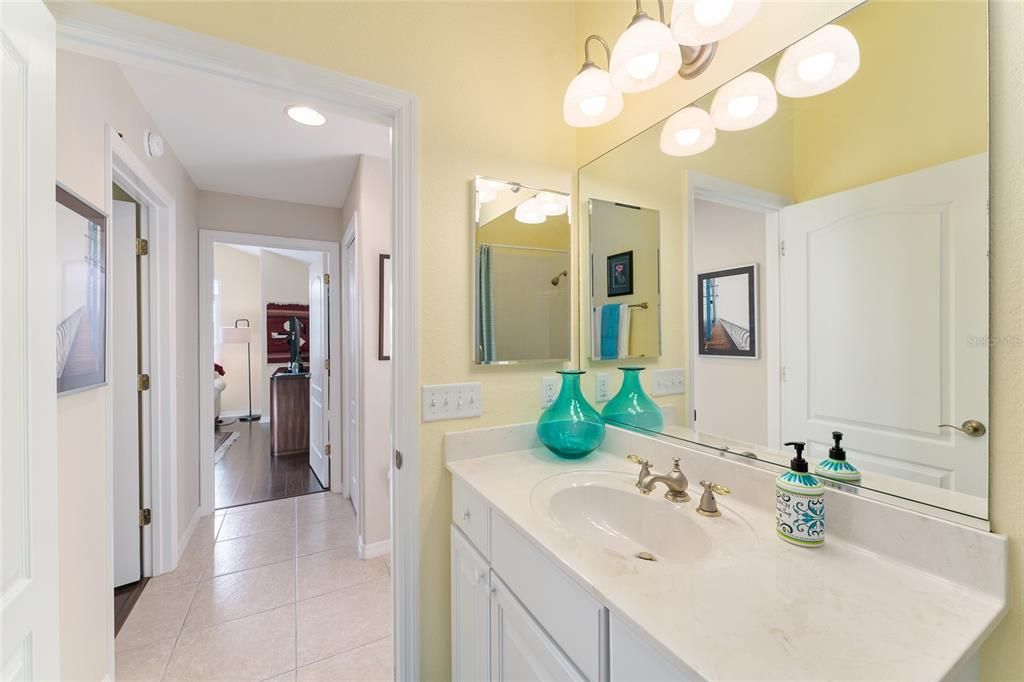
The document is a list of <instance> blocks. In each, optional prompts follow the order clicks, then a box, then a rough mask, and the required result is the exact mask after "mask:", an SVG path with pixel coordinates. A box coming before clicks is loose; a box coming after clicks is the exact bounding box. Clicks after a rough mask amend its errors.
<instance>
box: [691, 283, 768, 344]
mask: <svg viewBox="0 0 1024 682" xmlns="http://www.w3.org/2000/svg"><path fill="white" fill-rule="evenodd" d="M697 320H698V325H697V328H698V335H699V336H698V339H697V354H698V355H711V356H719V357H733V358H756V357H757V353H758V347H757V344H758V328H757V265H756V264H754V265H744V266H742V267H738V268H730V269H728V270H718V271H716V272H706V273H703V274H699V275H697Z"/></svg>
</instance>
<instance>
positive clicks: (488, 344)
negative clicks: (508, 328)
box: [476, 244, 497, 362]
mask: <svg viewBox="0 0 1024 682" xmlns="http://www.w3.org/2000/svg"><path fill="white" fill-rule="evenodd" d="M476 293H477V296H476V301H477V303H476V304H477V308H478V309H479V310H478V314H477V320H478V324H479V328H478V329H477V343H479V344H480V361H481V362H494V360H496V359H497V345H496V343H495V338H494V284H493V281H492V279H491V247H490V245H488V244H481V245H480V254H479V256H477V285H476Z"/></svg>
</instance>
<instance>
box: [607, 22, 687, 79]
mask: <svg viewBox="0 0 1024 682" xmlns="http://www.w3.org/2000/svg"><path fill="white" fill-rule="evenodd" d="M682 65H683V56H682V54H681V53H680V51H679V44H678V43H676V41H675V40H674V39H673V38H672V31H671V30H670V29H669V27H668V26H666V25H665V24H663V23H661V22H660V21H655V20H654V19H651V18H650V17H649V16H647V15H646V14H641V15H639V16H637V17H635V18H634V19H633V23H632V24H630V25H629V28H627V29H626V32H625V33H623V34H622V35H621V36H619V39H618V40H617V41H616V42H615V47H614V48H612V59H611V64H610V66H609V71H610V72H611V76H612V85H613V86H614V87H615V89H616V90H618V91H620V92H643V91H644V90H650V89H651V88H656V87H658V86H659V85H661V84H662V83H664V82H666V81H668V80H669V79H671V78H672V77H673V76H675V75H676V74H677V73H679V67H681V66H682Z"/></svg>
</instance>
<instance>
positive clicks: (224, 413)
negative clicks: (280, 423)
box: [220, 410, 269, 421]
mask: <svg viewBox="0 0 1024 682" xmlns="http://www.w3.org/2000/svg"><path fill="white" fill-rule="evenodd" d="M247 414H249V410H221V413H220V418H221V419H238V418H239V417H244V416H245V415H247ZM267 419H269V417H267ZM261 421H262V420H261Z"/></svg>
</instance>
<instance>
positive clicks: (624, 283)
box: [608, 251, 633, 296]
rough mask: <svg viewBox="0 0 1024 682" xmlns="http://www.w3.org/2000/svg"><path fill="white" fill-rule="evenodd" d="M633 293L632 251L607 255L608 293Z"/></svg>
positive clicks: (623, 294) (612, 294)
mask: <svg viewBox="0 0 1024 682" xmlns="http://www.w3.org/2000/svg"><path fill="white" fill-rule="evenodd" d="M632 293H633V252H632V251H623V252H622V253H616V254H612V255H611V256H608V295H609V296H630V295H632Z"/></svg>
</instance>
